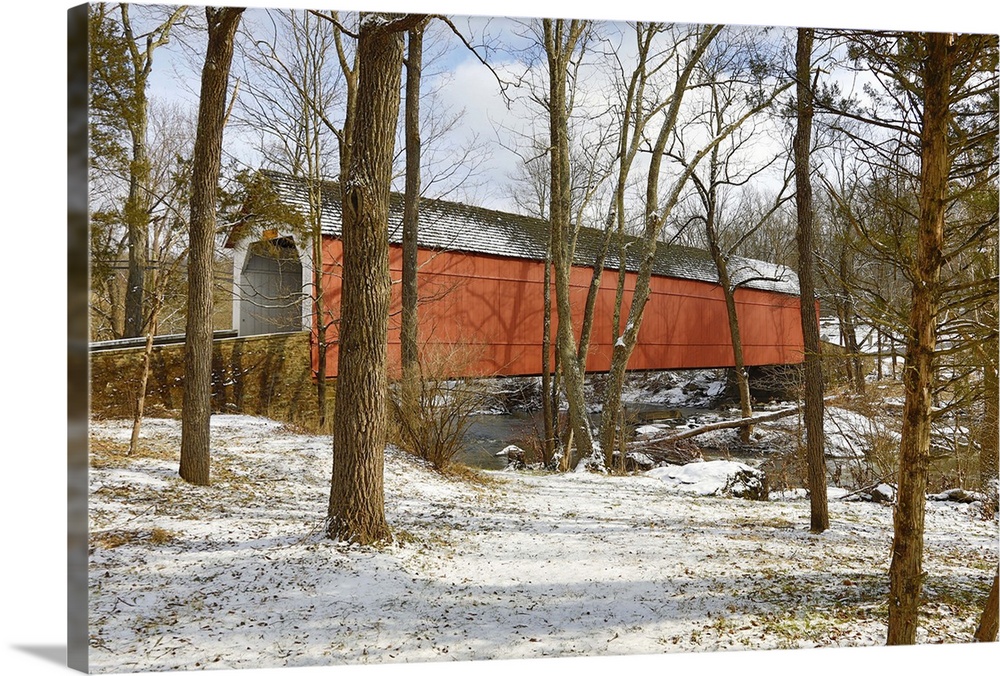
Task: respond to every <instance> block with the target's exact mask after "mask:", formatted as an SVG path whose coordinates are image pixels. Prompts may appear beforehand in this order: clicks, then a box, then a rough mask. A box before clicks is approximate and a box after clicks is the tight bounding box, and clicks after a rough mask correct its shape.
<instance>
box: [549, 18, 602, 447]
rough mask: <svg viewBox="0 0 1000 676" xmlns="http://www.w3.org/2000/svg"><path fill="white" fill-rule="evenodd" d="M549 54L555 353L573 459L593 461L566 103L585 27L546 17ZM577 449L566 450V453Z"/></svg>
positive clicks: (574, 22) (576, 23)
mask: <svg viewBox="0 0 1000 676" xmlns="http://www.w3.org/2000/svg"><path fill="white" fill-rule="evenodd" d="M542 28H543V31H544V34H545V53H546V56H547V58H548V73H549V100H548V108H549V111H548V112H549V157H550V167H549V168H550V171H551V183H550V186H551V187H550V191H549V198H550V207H549V220H550V224H551V228H552V264H553V271H554V279H555V289H556V317H557V320H558V323H557V325H556V351H557V352H558V354H559V359H558V361H559V365H560V372H561V375H562V380H563V388H564V390H563V391H564V392H565V394H566V402H567V405H568V407H569V424H570V427H571V429H572V430H573V436H574V439H575V440H576V443H575V447H576V449H577V450H578V452H577V453H576V454H575V457H574V459H573V460H571V465H572V464H575V460H578V459H580V458H584V457H590V456H591V455H593V451H594V440H593V435H592V434H591V431H590V420H589V418H588V417H587V407H586V401H585V400H584V389H583V386H584V374H583V370H582V368H581V366H580V361H579V359H578V358H577V344H576V336H575V335H574V332H573V312H572V306H571V303H570V274H571V271H572V267H573V234H572V224H571V223H570V214H571V210H572V198H571V196H570V161H569V110H568V108H567V106H568V99H567V92H566V88H567V77H566V69H567V66H568V64H569V60H570V58H571V57H572V54H573V51H574V50H575V49H576V46H577V42H578V40H579V39H580V36H581V35H582V33H583V31H584V29H585V23H584V22H580V21H570V22H565V21H563V20H561V19H559V20H552V19H543V20H542ZM573 450H574V449H571V448H567V449H566V452H567V453H572V452H573Z"/></svg>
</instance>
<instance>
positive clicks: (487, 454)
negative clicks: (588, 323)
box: [455, 403, 730, 469]
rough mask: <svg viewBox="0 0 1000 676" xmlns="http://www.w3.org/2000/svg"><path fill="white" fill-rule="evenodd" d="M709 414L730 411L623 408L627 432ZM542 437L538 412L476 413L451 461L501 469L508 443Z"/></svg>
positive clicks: (645, 406) (719, 415)
mask: <svg viewBox="0 0 1000 676" xmlns="http://www.w3.org/2000/svg"><path fill="white" fill-rule="evenodd" d="M708 415H711V416H712V418H713V419H722V418H725V417H728V416H729V415H730V414H728V412H726V411H719V410H709V409H704V408H667V407H665V406H664V405H663V404H642V403H638V404H636V403H631V404H629V405H628V407H627V408H626V411H625V417H626V420H628V421H629V422H628V425H629V427H630V431H631V430H634V429H635V428H637V427H638V426H640V425H646V424H650V423H653V422H656V423H658V424H666V425H677V426H680V425H684V424H688V423H690V422H692V421H694V420H695V419H697V418H699V417H704V416H708ZM590 418H591V425H592V426H594V427H596V426H597V425H598V424H599V422H600V415H599V414H592V415H591V416H590ZM541 437H542V414H541V412H540V411H539V412H531V413H524V412H517V413H507V414H485V413H484V414H477V415H474V416H472V423H471V424H470V425H469V428H468V430H467V431H466V434H465V445H464V447H463V449H462V451H461V452H460V453H459V454H458V455H457V456H456V457H455V460H457V461H458V462H461V463H463V464H465V465H468V466H469V467H475V468H477V469H503V468H504V467H505V466H506V465H507V460H506V459H505V458H504V457H503V456H501V457H497V455H496V454H497V452H498V451H501V450H503V449H504V448H506V447H507V446H509V445H510V444H515V445H517V446H520V447H521V448H525V449H528V448H530V447H531V446H532V441H533V440H535V439H540V438H541Z"/></svg>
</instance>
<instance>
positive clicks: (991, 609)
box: [975, 575, 1000, 643]
mask: <svg viewBox="0 0 1000 676" xmlns="http://www.w3.org/2000/svg"><path fill="white" fill-rule="evenodd" d="M998 578H1000V575H994V576H993V586H992V587H991V588H990V594H989V596H988V597H986V607H985V608H984V609H983V616H982V618H980V620H979V627H977V628H976V635H975V640H976V641H977V642H979V643H988V642H992V641H996V640H997V624H998V620H1000V618H998V613H1000V608H998V607H997V606H998V604H1000V598H998V596H997V583H998V582H1000V579H998Z"/></svg>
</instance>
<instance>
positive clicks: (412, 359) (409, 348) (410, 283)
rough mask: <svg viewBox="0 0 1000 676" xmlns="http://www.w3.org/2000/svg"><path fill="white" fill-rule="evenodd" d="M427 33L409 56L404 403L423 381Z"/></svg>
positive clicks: (416, 34)
mask: <svg viewBox="0 0 1000 676" xmlns="http://www.w3.org/2000/svg"><path fill="white" fill-rule="evenodd" d="M423 40H424V30H423V27H422V26H416V27H414V28H411V29H410V31H409V33H408V38H407V42H408V44H407V57H406V110H405V112H404V115H405V120H406V121H405V133H406V192H405V195H404V201H403V283H402V286H403V289H402V317H401V326H400V335H399V341H400V357H401V361H402V370H403V400H404V402H405V404H406V406H408V407H412V406H414V405H415V403H416V399H417V391H418V390H417V388H418V385H419V382H418V381H419V379H420V365H419V363H418V362H419V356H418V347H417V345H418V335H417V330H418V329H417V297H418V295H417V232H418V229H419V217H420V75H421V68H422V61H423V49H424V48H423Z"/></svg>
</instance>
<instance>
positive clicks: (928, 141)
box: [888, 33, 953, 645]
mask: <svg viewBox="0 0 1000 676" xmlns="http://www.w3.org/2000/svg"><path fill="white" fill-rule="evenodd" d="M952 37H953V36H951V35H949V34H942V33H930V34H927V35H926V36H924V37H922V38H920V39H922V40H924V41H925V42H926V54H927V58H926V60H925V61H924V65H923V73H922V75H923V78H922V79H923V89H924V110H923V118H922V121H921V123H922V129H921V138H920V147H921V153H920V197H919V207H920V213H919V217H918V220H917V254H916V261H915V264H914V266H913V285H912V289H911V292H910V293H911V298H912V306H911V308H910V321H909V327H910V333H909V337H908V340H907V347H906V365H905V368H904V369H903V386H904V389H905V392H906V400H905V403H904V404H903V427H902V430H901V432H900V437H901V438H900V443H899V489H898V491H897V502H896V509H895V512H894V519H893V521H894V526H895V536H894V538H893V542H892V561H891V563H890V565H889V630H888V644H889V645H909V644H913V643H915V642H916V640H917V611H918V609H919V606H920V593H921V588H922V585H923V551H924V509H925V506H926V505H925V503H926V493H927V467H928V464H929V462H930V453H929V449H930V433H931V408H932V395H933V384H934V382H933V381H934V349H935V347H936V343H937V336H936V326H937V314H938V305H939V302H940V275H941V265H942V260H943V256H942V250H943V248H944V216H945V199H946V197H947V193H948V172H949V153H948V120H949V112H948V109H949V94H950V89H951V61H952V59H951V56H950V53H949V52H950V46H951V43H952Z"/></svg>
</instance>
